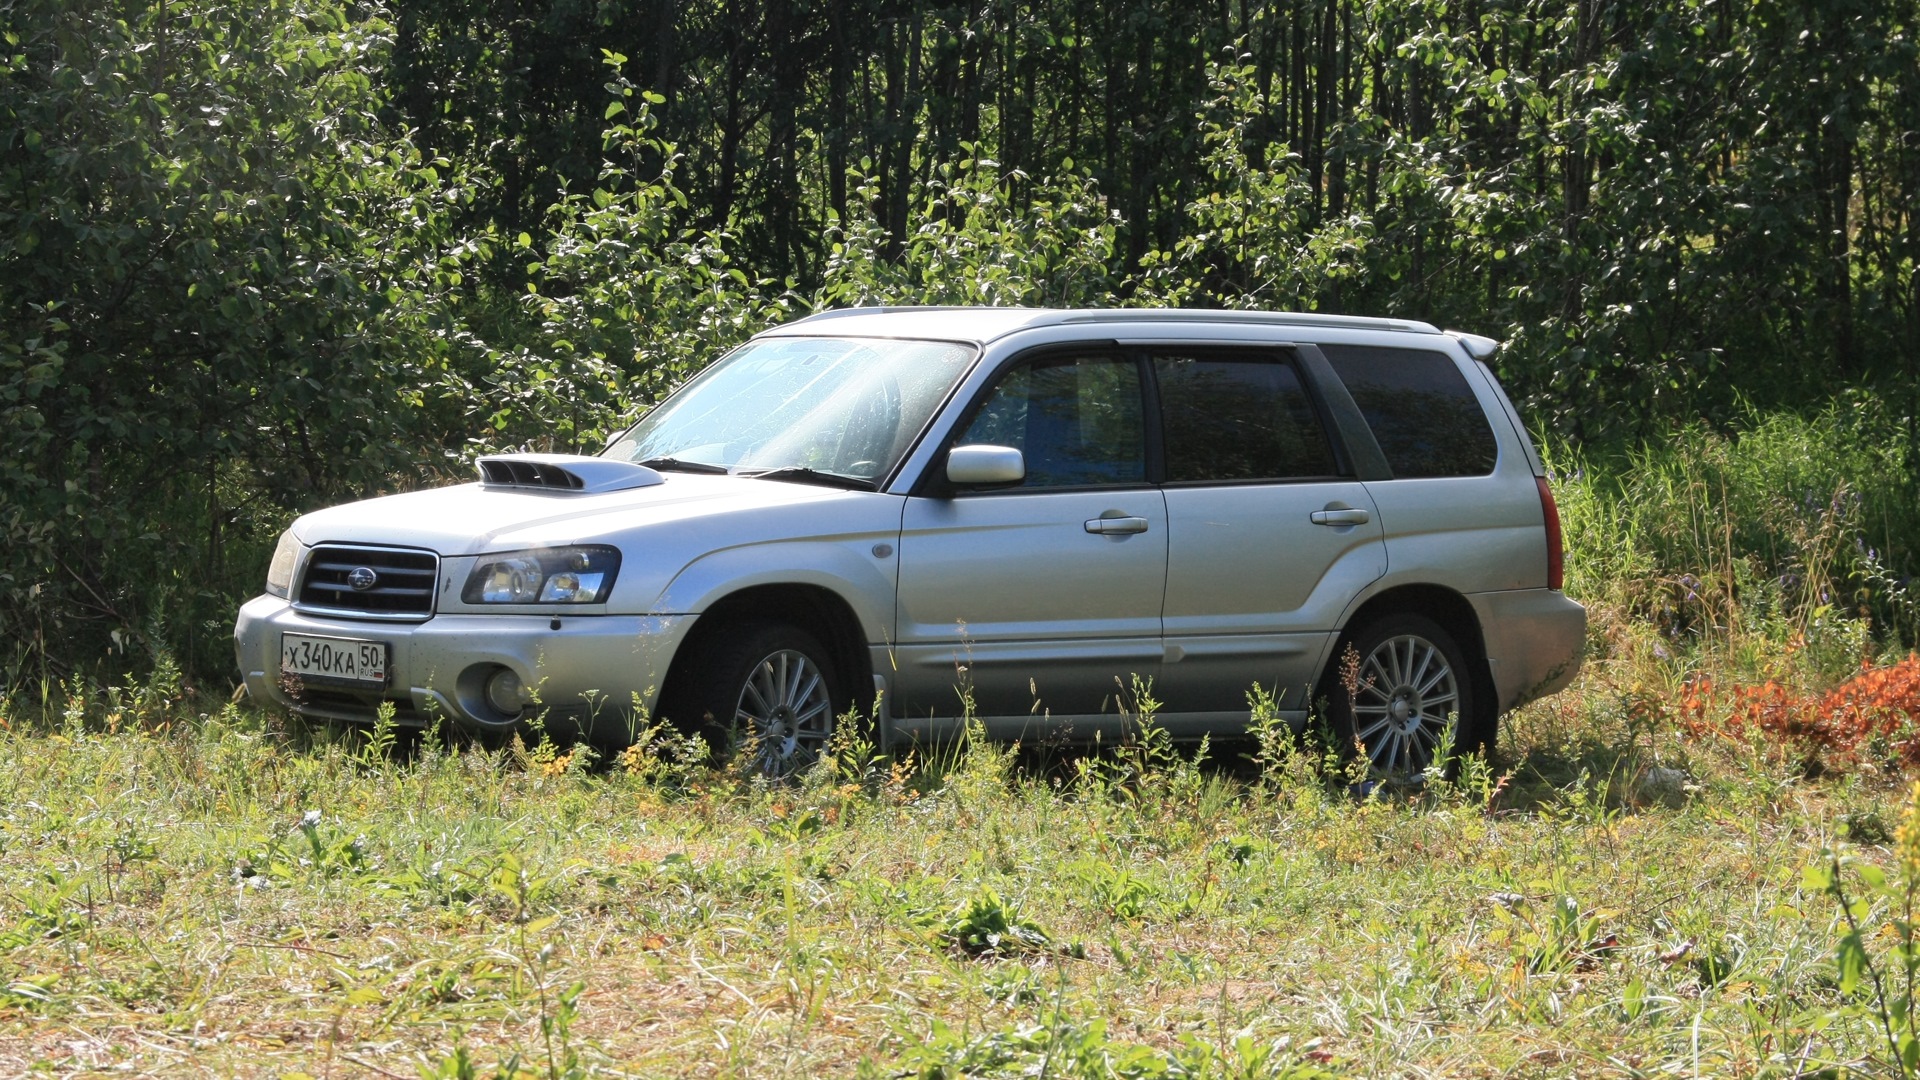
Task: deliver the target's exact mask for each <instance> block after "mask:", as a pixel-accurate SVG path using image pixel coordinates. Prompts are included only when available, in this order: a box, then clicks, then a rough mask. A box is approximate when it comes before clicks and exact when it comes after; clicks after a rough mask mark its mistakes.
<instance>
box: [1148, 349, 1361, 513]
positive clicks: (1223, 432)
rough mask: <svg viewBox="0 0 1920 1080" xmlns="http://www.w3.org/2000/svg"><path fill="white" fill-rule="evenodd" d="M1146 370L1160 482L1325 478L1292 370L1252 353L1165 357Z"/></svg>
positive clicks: (1315, 427) (1329, 464)
mask: <svg viewBox="0 0 1920 1080" xmlns="http://www.w3.org/2000/svg"><path fill="white" fill-rule="evenodd" d="M1153 371H1154V377H1155V380H1156V382H1157V383H1158V384H1159V388H1160V412H1161V416H1162V418H1163V419H1164V420H1165V421H1166V422H1165V425H1164V431H1165V436H1166V461H1167V481H1168V482H1169V483H1175V484H1178V483H1226V482H1231V481H1236V480H1286V479H1294V478H1300V477H1316V476H1331V475H1332V474H1333V472H1334V465H1333V455H1332V454H1331V453H1330V452H1329V451H1328V449H1327V436H1326V433H1325V432H1324V431H1323V430H1321V427H1320V418H1319V417H1318V416H1317V415H1315V413H1314V411H1313V405H1312V403H1311V402H1309V401H1308V400H1307V395H1306V391H1305V390H1303V389H1302V388H1301V385H1300V377H1299V374H1298V373H1297V372H1295V371H1294V369H1293V365H1292V364H1291V363H1289V362H1287V361H1286V360H1285V359H1283V358H1281V357H1279V356H1275V355H1272V354H1265V353H1254V352H1244V353H1243V352H1217V351H1211V350H1209V351H1204V352H1201V351H1194V352H1185V351H1182V352H1167V353H1160V354H1158V355H1155V356H1154V358H1153Z"/></svg>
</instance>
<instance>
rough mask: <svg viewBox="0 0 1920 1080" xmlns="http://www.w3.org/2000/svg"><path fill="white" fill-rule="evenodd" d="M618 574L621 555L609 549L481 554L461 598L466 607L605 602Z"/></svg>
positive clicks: (563, 549)
mask: <svg viewBox="0 0 1920 1080" xmlns="http://www.w3.org/2000/svg"><path fill="white" fill-rule="evenodd" d="M619 572H620V553H619V552H618V551H616V550H614V549H613V548H610V547H565V548H543V549H541V550H539V551H515V552H509V553H507V554H503V555H482V556H480V561H479V562H478V563H476V564H475V565H474V568H473V573H472V574H471V575H470V576H469V577H468V578H467V587H466V588H465V589H463V590H461V593H460V599H462V600H464V601H466V602H467V603H469V604H597V603H604V602H605V601H606V599H607V594H608V593H610V592H612V591H613V579H614V575H616V574H618V573H619Z"/></svg>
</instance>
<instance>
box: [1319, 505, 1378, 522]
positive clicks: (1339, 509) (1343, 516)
mask: <svg viewBox="0 0 1920 1080" xmlns="http://www.w3.org/2000/svg"><path fill="white" fill-rule="evenodd" d="M1310 516H1311V517H1312V519H1313V523H1314V524H1315V525H1365V524H1366V523H1367V522H1369V521H1372V520H1373V518H1372V517H1371V516H1369V515H1368V514H1367V512H1366V511H1365V510H1360V509H1356V508H1355V507H1351V506H1329V507H1327V508H1326V509H1325V510H1315V511H1314V512H1313V513H1312V514H1311V515H1310Z"/></svg>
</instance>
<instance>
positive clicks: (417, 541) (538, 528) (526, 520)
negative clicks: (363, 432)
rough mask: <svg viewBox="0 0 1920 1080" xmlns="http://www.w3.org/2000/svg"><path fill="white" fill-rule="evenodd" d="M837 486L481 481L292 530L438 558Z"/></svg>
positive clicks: (802, 496)
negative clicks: (556, 485)
mask: <svg viewBox="0 0 1920 1080" xmlns="http://www.w3.org/2000/svg"><path fill="white" fill-rule="evenodd" d="M847 494H848V493H847V492H845V491H842V490H839V489H837V488H828V487H815V486H811V485H807V484H797V483H787V482H783V481H775V480H756V479H752V478H749V477H741V476H705V475H698V474H692V473H669V474H666V477H665V479H664V481H663V482H662V483H659V484H654V485H651V486H648V487H640V488H632V489H628V490H625V491H614V492H607V493H604V494H581V493H578V492H557V491H538V490H526V489H518V488H506V487H490V486H486V485H482V484H461V485H458V486H455V487H444V488H432V489H429V490H426V491H413V492H408V493H406V494H402V495H388V496H385V497H383V498H378V499H368V500H366V501H364V502H357V503H347V504H346V505H343V506H334V507H329V508H327V509H325V510H317V511H315V512H313V513H311V514H307V515H305V516H304V517H302V518H300V520H298V521H296V522H294V524H293V534H294V536H295V537H296V538H297V539H298V540H299V541H300V542H301V543H303V544H308V545H312V544H321V543H348V544H382V545H389V546H398V547H420V548H426V549H428V550H431V551H435V552H438V553H439V554H441V555H443V556H458V555H478V554H482V553H485V552H494V551H510V550H515V549H518V548H532V547H549V546H554V545H559V544H574V543H589V542H593V541H596V540H602V539H605V538H607V537H610V536H614V535H618V534H620V533H624V532H627V531H629V530H631V529H635V528H639V527H642V526H654V525H660V524H664V523H668V522H674V521H685V520H688V519H693V518H702V517H707V516H710V515H723V514H730V513H734V512H738V511H743V510H755V509H766V508H774V507H783V506H794V505H797V504H804V503H809V502H818V501H820V500H825V499H834V498H837V497H845V496H846V495H847Z"/></svg>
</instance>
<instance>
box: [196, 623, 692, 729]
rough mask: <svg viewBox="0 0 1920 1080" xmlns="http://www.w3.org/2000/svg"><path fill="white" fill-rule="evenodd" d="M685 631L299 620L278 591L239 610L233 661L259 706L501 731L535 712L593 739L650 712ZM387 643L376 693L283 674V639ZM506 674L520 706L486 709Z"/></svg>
mask: <svg viewBox="0 0 1920 1080" xmlns="http://www.w3.org/2000/svg"><path fill="white" fill-rule="evenodd" d="M692 624H693V616H691V615H569V614H559V615H557V616H550V615H467V614H458V615H436V616H434V617H432V618H430V619H427V620H426V621H424V622H418V623H395V622H373V621H362V620H357V619H342V618H325V617H318V616H312V615H305V614H302V613H301V612H299V611H296V610H294V608H293V605H291V604H289V603H288V602H287V601H285V600H282V599H280V598H279V597H276V596H258V597H255V598H254V599H252V600H249V601H247V603H246V604H245V605H243V606H242V607H241V608H240V615H239V618H238V620H237V621H236V622H235V623H234V627H233V643H234V655H235V659H236V660H237V661H238V663H239V665H240V673H241V675H242V677H243V678H244V679H245V680H246V684H247V692H248V693H249V694H250V695H252V696H253V697H254V698H255V699H256V700H260V701H273V702H277V703H279V704H281V705H283V706H285V707H287V708H289V709H292V710H294V711H296V712H299V713H301V714H303V715H306V716H313V717H323V718H327V719H334V720H348V721H355V722H367V721H371V720H373V719H374V717H375V716H376V714H377V712H378V709H379V707H380V705H381V704H382V703H383V702H391V703H392V705H393V708H394V717H395V719H396V720H397V721H399V722H400V723H402V724H407V725H413V726H425V725H427V724H431V723H432V722H433V721H434V720H435V719H437V718H445V719H448V720H452V721H454V722H456V723H459V724H462V725H464V726H466V727H469V728H475V729H480V730H505V729H509V728H512V727H513V726H515V725H516V724H518V723H519V722H520V721H522V720H524V719H528V718H531V717H536V716H538V717H542V718H543V720H544V721H545V722H547V723H550V724H551V723H561V724H564V725H566V726H569V727H571V728H573V729H574V730H576V731H578V732H580V733H582V734H584V735H587V736H589V737H592V736H593V734H594V733H595V732H596V731H598V730H601V729H604V733H605V734H609V735H611V734H616V733H618V732H619V731H624V730H626V729H627V725H628V724H629V723H630V722H631V714H632V713H633V711H634V706H635V705H636V704H638V706H639V707H640V708H642V709H646V710H651V709H652V708H653V705H654V701H655V699H656V698H657V697H658V696H659V693H660V686H661V684H662V683H663V682H664V681H665V680H666V677H667V667H668V665H669V664H670V663H671V662H672V660H673V655H674V652H675V650H676V649H678V648H679V646H680V642H681V640H682V639H683V638H684V637H685V636H686V633H687V630H688V628H689V627H691V626H692ZM288 632H292V633H297V634H314V635H320V636H326V637H342V638H358V639H361V640H373V641H384V642H386V643H387V645H388V660H387V683H386V686H385V687H384V688H362V687H353V688H343V687H337V686H321V685H315V684H313V683H311V682H302V681H301V680H299V679H298V678H283V677H282V675H281V671H280V635H281V634H283V633H288ZM502 667H504V668H508V669H511V670H512V671H513V672H514V673H515V674H516V675H518V676H519V677H520V685H521V686H522V687H524V688H525V693H524V694H523V702H524V707H523V709H522V710H521V711H520V713H518V714H517V715H507V714H504V713H501V712H499V711H498V710H496V709H494V708H493V707H492V706H491V705H489V704H488V703H487V699H486V694H485V689H484V687H485V682H486V679H487V677H488V676H489V675H490V674H491V673H492V672H493V671H495V670H497V669H498V668H502Z"/></svg>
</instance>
